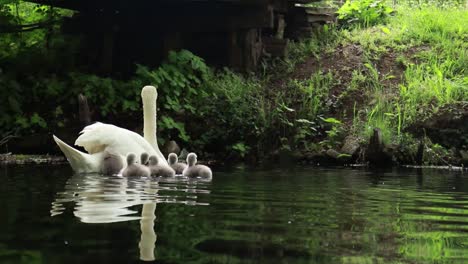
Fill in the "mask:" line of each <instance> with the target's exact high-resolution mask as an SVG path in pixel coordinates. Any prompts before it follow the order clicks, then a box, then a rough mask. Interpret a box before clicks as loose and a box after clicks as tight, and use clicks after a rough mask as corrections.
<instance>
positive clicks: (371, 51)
mask: <svg viewBox="0 0 468 264" xmlns="http://www.w3.org/2000/svg"><path fill="white" fill-rule="evenodd" d="M395 9H396V13H395V15H394V16H393V17H391V18H390V19H389V20H388V22H387V23H386V24H385V25H378V26H374V27H369V28H362V27H356V28H353V29H351V30H347V31H343V36H344V38H345V39H346V40H347V41H349V42H351V43H355V44H359V45H360V46H361V47H362V48H363V49H364V53H365V54H366V55H367V56H368V57H369V58H373V59H378V58H379V57H380V56H381V55H382V54H384V53H388V52H394V53H397V54H399V55H398V56H399V60H400V61H402V62H404V64H405V65H404V66H405V71H404V76H403V79H402V83H400V85H399V90H398V91H396V92H395V93H394V94H395V96H394V97H388V96H384V94H385V93H387V94H389V93H390V94H392V93H391V92H389V91H388V89H390V87H382V85H381V84H379V83H381V81H382V77H379V78H380V79H377V78H376V77H375V75H376V72H375V70H373V69H372V68H370V67H367V68H368V69H369V71H368V74H367V75H366V78H367V79H368V80H369V79H370V80H373V81H372V82H371V83H374V85H373V86H374V87H375V88H376V89H374V91H373V92H374V94H373V95H371V99H372V98H374V100H371V102H373V103H371V105H370V108H368V110H367V111H366V113H367V115H366V116H367V120H366V124H365V127H366V129H365V131H364V134H365V136H369V135H370V134H371V131H372V128H373V127H379V128H380V129H381V130H382V133H383V136H384V138H385V140H386V141H388V140H390V139H398V136H399V135H400V133H401V131H402V130H403V129H404V128H405V127H407V126H410V125H411V124H412V123H414V122H415V121H417V120H421V119H424V118H427V117H430V116H431V115H432V114H434V113H436V112H437V111H438V110H439V109H440V108H441V107H443V106H445V105H447V104H456V103H459V102H466V101H468V77H467V72H468V27H467V26H466V25H468V12H467V10H466V8H463V7H460V6H459V7H455V6H444V8H441V7H437V6H435V5H422V6H419V7H414V6H413V7H410V6H408V5H399V6H396V7H395ZM379 74H380V73H379ZM386 89H387V92H385V90H386Z"/></svg>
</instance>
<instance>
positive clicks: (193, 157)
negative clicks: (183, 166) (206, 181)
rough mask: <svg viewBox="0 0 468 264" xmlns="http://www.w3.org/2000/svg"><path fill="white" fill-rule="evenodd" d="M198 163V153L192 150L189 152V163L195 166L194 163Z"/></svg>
mask: <svg viewBox="0 0 468 264" xmlns="http://www.w3.org/2000/svg"><path fill="white" fill-rule="evenodd" d="M196 163H197V154H195V153H193V152H192V153H189V154H188V155H187V164H188V165H189V166H193V165H195V164H196Z"/></svg>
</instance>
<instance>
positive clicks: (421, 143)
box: [0, 5, 468, 165]
mask: <svg viewBox="0 0 468 264" xmlns="http://www.w3.org/2000/svg"><path fill="white" fill-rule="evenodd" d="M392 7H393V9H394V12H388V13H389V16H388V17H386V18H382V19H381V20H379V21H375V22H372V23H370V22H369V20H368V19H363V20H362V21H364V22H362V23H356V24H352V23H346V24H344V25H346V26H343V25H342V26H325V27H324V28H322V29H319V30H318V31H317V32H316V34H314V35H313V36H311V37H310V38H309V39H306V40H302V41H300V42H296V43H291V45H290V47H289V49H290V50H289V52H288V56H287V57H286V58H284V59H281V60H279V59H274V60H265V61H264V63H263V67H261V68H260V69H259V70H258V72H256V73H255V74H250V75H240V74H237V73H234V72H232V71H230V70H219V69H218V70H215V69H212V68H210V67H208V66H207V65H206V64H205V62H204V61H203V59H201V58H199V57H197V56H196V55H194V54H192V53H190V52H188V51H180V52H173V53H171V54H170V56H169V58H168V59H167V61H166V62H165V63H164V64H163V65H161V66H160V67H159V68H156V69H149V68H146V67H144V66H139V67H138V69H137V71H136V73H135V75H134V76H133V77H132V78H131V79H127V80H116V79H111V78H103V77H98V76H94V75H90V74H86V73H83V71H80V69H79V68H78V67H75V66H73V65H67V67H63V68H61V69H57V67H56V66H54V65H57V63H60V61H61V59H60V57H53V56H52V58H57V61H54V60H49V61H46V62H44V61H43V59H41V58H43V57H44V56H46V57H50V56H49V55H51V54H56V53H60V50H61V49H60V47H62V46H61V45H63V43H62V42H60V41H56V42H53V43H52V44H50V45H56V48H55V49H44V48H43V47H42V46H40V47H36V46H34V45H33V46H32V47H28V48H27V49H26V48H25V49H24V50H23V51H24V52H18V54H16V55H15V56H13V57H11V56H4V57H2V60H1V63H2V65H8V64H10V65H11V64H13V63H15V61H16V60H23V59H24V58H25V57H26V58H27V59H29V61H30V62H31V61H32V62H33V63H29V64H20V65H19V66H18V67H19V68H18V69H17V70H16V71H14V72H3V73H0V84H1V85H2V86H3V87H9V88H8V89H1V90H0V93H2V94H1V97H2V98H7V101H8V103H7V104H2V106H1V110H2V111H1V114H0V125H1V127H2V132H1V133H2V134H1V137H2V138H5V137H7V136H9V135H15V136H19V137H22V136H25V135H30V134H35V133H50V132H55V133H57V131H59V133H60V131H64V133H70V130H67V128H70V127H73V126H74V125H76V120H77V116H78V113H77V105H76V97H77V95H78V94H79V93H83V94H85V95H86V96H87V97H88V100H89V101H90V104H91V108H92V109H93V119H94V120H99V121H103V122H109V123H114V124H117V125H121V126H123V127H127V128H130V129H136V130H139V129H140V128H141V118H140V117H141V102H140V96H139V92H140V89H141V87H143V86H144V85H147V84H152V85H155V86H158V92H159V98H158V111H159V112H158V135H159V138H160V139H161V142H160V143H161V144H164V143H165V142H164V140H163V139H165V140H168V139H173V140H176V141H177V142H178V143H179V144H180V145H181V146H182V147H185V148H187V149H189V150H192V151H196V152H198V153H200V155H201V156H203V157H204V158H205V159H213V158H215V159H221V160H226V159H229V160H236V159H244V160H248V161H262V160H266V159H277V158H279V157H283V156H287V157H289V158H294V159H299V160H303V161H313V162H316V161H317V160H320V161H322V160H325V161H331V162H365V161H366V151H367V142H368V141H369V138H370V136H371V134H372V133H373V131H374V129H375V128H379V129H380V131H381V133H382V138H383V143H384V146H385V151H387V152H388V153H390V155H391V156H392V159H393V160H394V161H397V162H399V163H404V164H414V163H419V162H420V160H419V159H420V158H421V157H422V158H423V163H425V164H444V165H446V164H460V163H462V162H463V160H465V161H464V162H466V154H467V152H466V151H467V147H468V133H467V131H468V130H467V129H468V128H467V127H466V125H465V123H466V122H465V123H464V120H466V118H467V116H468V114H467V113H468V111H467V108H468V106H467V105H468V79H467V77H466V76H467V75H466V73H467V70H468V69H467V65H468V61H467V60H468V54H467V52H468V51H467V50H468V44H467V43H468V28H467V27H466V25H467V24H468V12H466V11H467V10H466V9H465V8H464V7H461V6H447V5H445V6H443V7H440V6H437V5H418V6H414V5H413V6H409V5H398V6H392ZM390 14H391V15H390ZM24 37H25V36H23V38H24ZM52 39H53V38H52ZM57 39H60V37H59V36H58V37H57ZM1 44H2V45H7V44H6V43H1ZM19 50H20V51H21V50H22V49H19ZM38 54H42V56H39V55H38ZM62 55H63V54H62ZM31 56H32V57H31ZM40 63H42V64H40ZM39 64H40V65H42V66H41V69H43V70H41V71H37V68H31V67H34V65H36V66H37V65H39ZM47 69H49V70H47ZM52 69H54V70H52ZM50 72H55V74H50ZM32 73H34V74H32ZM25 94H28V95H29V96H24V95H25ZM44 102H49V103H48V104H47V105H45V104H44ZM50 102H53V103H50ZM7 144H8V143H7ZM421 151H422V152H423V153H422V154H421ZM464 156H465V157H464Z"/></svg>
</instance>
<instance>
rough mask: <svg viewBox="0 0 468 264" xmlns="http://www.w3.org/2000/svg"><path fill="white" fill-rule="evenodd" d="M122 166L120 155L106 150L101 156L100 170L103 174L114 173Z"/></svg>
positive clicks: (117, 172)
mask: <svg viewBox="0 0 468 264" xmlns="http://www.w3.org/2000/svg"><path fill="white" fill-rule="evenodd" d="M123 167H124V163H123V160H122V158H121V157H120V155H117V154H113V153H110V152H108V151H106V152H105V153H104V156H103V158H102V169H101V172H102V174H104V175H115V174H119V172H120V171H121V170H122V168H123Z"/></svg>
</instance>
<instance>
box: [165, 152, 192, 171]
mask: <svg viewBox="0 0 468 264" xmlns="http://www.w3.org/2000/svg"><path fill="white" fill-rule="evenodd" d="M178 161H179V158H178V157H177V155H176V154H175V153H171V154H169V157H168V158H167V163H169V166H171V168H172V169H173V170H175V173H176V174H182V173H183V172H184V170H185V168H187V164H185V163H182V162H178Z"/></svg>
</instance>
